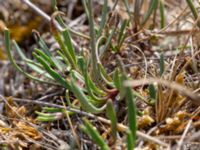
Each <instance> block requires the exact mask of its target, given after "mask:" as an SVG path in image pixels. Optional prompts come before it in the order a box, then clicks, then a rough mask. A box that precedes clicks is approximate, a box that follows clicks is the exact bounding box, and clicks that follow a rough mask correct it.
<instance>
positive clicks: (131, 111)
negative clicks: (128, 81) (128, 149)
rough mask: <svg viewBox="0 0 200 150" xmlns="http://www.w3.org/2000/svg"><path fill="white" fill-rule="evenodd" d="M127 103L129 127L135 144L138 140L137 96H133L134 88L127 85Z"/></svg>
mask: <svg viewBox="0 0 200 150" xmlns="http://www.w3.org/2000/svg"><path fill="white" fill-rule="evenodd" d="M126 105H127V107H128V110H127V111H128V123H129V129H130V131H131V135H132V137H133V143H134V144H133V145H135V141H136V131H137V126H136V125H137V123H136V114H137V111H136V105H135V96H133V93H132V89H131V88H130V87H126Z"/></svg>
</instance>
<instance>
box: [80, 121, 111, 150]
mask: <svg viewBox="0 0 200 150" xmlns="http://www.w3.org/2000/svg"><path fill="white" fill-rule="evenodd" d="M83 121H84V124H85V130H86V133H87V134H88V136H90V138H91V139H92V140H93V141H95V143H97V144H98V146H99V147H100V149H101V150H110V148H109V146H108V145H107V144H106V142H105V141H104V139H103V138H102V137H101V135H100V134H99V133H98V131H97V130H96V129H95V128H94V126H93V125H92V124H91V123H90V122H89V121H88V120H87V119H84V120H83Z"/></svg>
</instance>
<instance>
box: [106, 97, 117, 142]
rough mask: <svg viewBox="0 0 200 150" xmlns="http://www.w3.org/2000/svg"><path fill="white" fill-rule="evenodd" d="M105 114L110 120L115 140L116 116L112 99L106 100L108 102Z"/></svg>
mask: <svg viewBox="0 0 200 150" xmlns="http://www.w3.org/2000/svg"><path fill="white" fill-rule="evenodd" d="M106 115H107V117H108V118H109V119H110V121H111V129H112V136H113V138H114V139H115V140H116V138H117V116H116V112H115V109H114V106H113V103H112V100H108V102H107V108H106Z"/></svg>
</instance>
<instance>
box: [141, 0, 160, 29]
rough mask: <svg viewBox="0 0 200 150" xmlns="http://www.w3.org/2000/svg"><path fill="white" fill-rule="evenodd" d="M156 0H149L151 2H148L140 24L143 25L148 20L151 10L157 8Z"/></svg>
mask: <svg viewBox="0 0 200 150" xmlns="http://www.w3.org/2000/svg"><path fill="white" fill-rule="evenodd" d="M158 2H159V1H158V0H151V2H150V3H149V8H148V11H147V13H146V14H145V16H144V19H143V21H142V25H143V26H144V25H145V23H146V22H147V21H148V19H149V17H150V16H151V15H152V13H153V11H154V10H155V9H157V6H158Z"/></svg>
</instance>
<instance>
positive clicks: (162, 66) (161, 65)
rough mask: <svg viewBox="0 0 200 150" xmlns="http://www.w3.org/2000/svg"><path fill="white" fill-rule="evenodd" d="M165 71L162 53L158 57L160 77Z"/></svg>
mask: <svg viewBox="0 0 200 150" xmlns="http://www.w3.org/2000/svg"><path fill="white" fill-rule="evenodd" d="M164 71H165V60H164V55H163V53H162V54H161V55H160V76H162V75H163V73H164Z"/></svg>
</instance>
